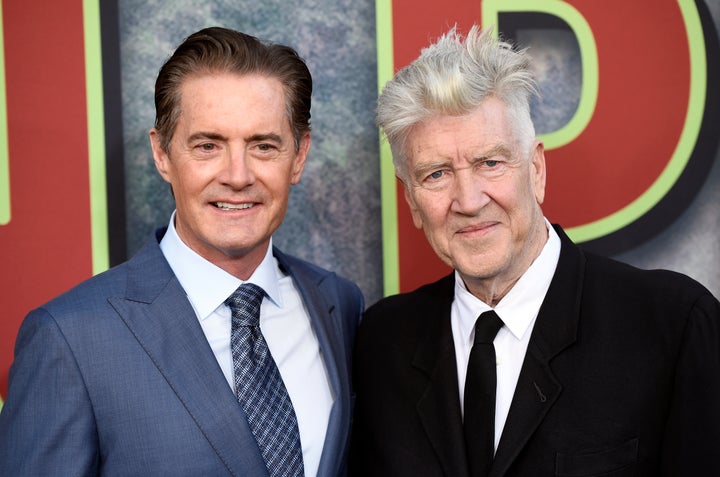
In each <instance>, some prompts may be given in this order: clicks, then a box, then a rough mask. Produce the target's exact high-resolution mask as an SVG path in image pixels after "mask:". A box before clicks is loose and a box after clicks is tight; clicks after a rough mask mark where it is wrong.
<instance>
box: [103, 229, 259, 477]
mask: <svg viewBox="0 0 720 477" xmlns="http://www.w3.org/2000/svg"><path fill="white" fill-rule="evenodd" d="M128 266H129V271H128V291H127V296H126V297H125V298H112V299H110V303H111V304H112V306H113V307H114V308H115V309H116V310H117V312H118V313H119V315H120V316H121V318H122V319H123V321H124V322H125V323H126V325H127V326H128V328H129V329H130V330H131V332H132V333H133V334H134V335H135V337H136V339H137V340H138V342H139V343H140V345H141V346H142V348H143V349H144V350H145V352H146V353H147V354H148V356H149V357H150V359H151V360H152V362H153V363H154V364H155V366H156V367H157V369H158V370H159V371H160V373H162V375H163V377H164V378H165V380H166V381H167V383H168V385H169V386H170V387H171V388H172V389H173V391H174V392H175V394H176V395H177V397H178V399H179V400H180V401H181V402H182V403H183V405H184V406H185V408H186V409H187V412H188V414H189V415H190V416H191V417H192V419H193V420H194V421H195V422H196V424H197V425H198V427H199V428H200V430H201V431H202V432H203V434H204V435H205V437H206V438H207V439H208V441H210V443H211V445H212V447H213V448H214V449H215V450H216V452H217V454H218V456H219V458H220V459H221V460H222V461H223V462H224V463H225V465H226V466H227V468H228V470H229V471H230V473H232V474H235V475H244V474H247V473H251V474H253V475H264V474H265V473H266V470H265V465H264V462H263V460H262V457H261V455H260V451H259V449H258V447H257V444H256V443H255V439H254V438H253V436H252V432H251V431H250V428H249V427H248V424H247V421H246V417H245V415H244V413H243V412H242V409H241V407H240V406H239V404H238V402H237V400H236V399H235V396H234V395H233V393H232V390H231V389H230V387H229V386H228V384H227V381H226V380H225V378H224V376H223V374H222V371H221V370H220V367H219V365H218V364H217V360H216V359H215V356H214V354H213V352H212V349H211V348H210V345H209V344H208V343H207V339H206V338H205V335H204V333H203V331H202V328H201V327H200V324H199V323H198V321H197V317H196V315H195V312H194V310H193V309H192V307H191V305H190V303H189V301H188V300H187V297H186V295H185V292H184V290H183V289H182V287H181V286H180V284H179V282H178V281H177V279H176V278H175V276H174V275H173V273H172V270H171V269H170V267H169V265H168V264H167V262H166V261H165V258H164V257H163V255H162V252H161V251H160V248H159V247H158V245H157V243H150V244H148V245H146V246H145V247H144V248H143V250H141V252H140V253H138V255H137V256H136V257H134V258H133V259H132V260H131V261H130V262H129V263H128ZM159 412H162V411H159Z"/></svg>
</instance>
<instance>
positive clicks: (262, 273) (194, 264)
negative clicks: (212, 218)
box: [160, 213, 334, 476]
mask: <svg viewBox="0 0 720 477" xmlns="http://www.w3.org/2000/svg"><path fill="white" fill-rule="evenodd" d="M174 219H175V213H173V215H172V217H171V218H170V225H169V226H168V230H167V232H166V233H165V236H164V237H163V239H162V241H161V242H160V249H161V250H162V252H163V254H164V255H165V258H166V260H167V261H168V263H169V264H170V267H171V268H172V270H173V272H174V273H175V276H176V277H177V279H178V281H179V282H180V285H182V287H183V289H184V290H185V293H187V297H188V300H189V301H190V303H191V304H192V307H193V309H194V310H195V314H196V315H197V318H198V320H199V321H200V326H201V327H202V329H203V332H204V333H205V337H206V338H207V340H208V343H209V344H210V347H211V348H212V351H213V353H214V354H215V358H216V359H217V361H218V364H219V365H220V369H222V372H223V374H224V375H225V379H226V380H227V382H228V384H229V385H230V388H231V389H232V390H233V391H234V389H235V384H234V380H233V361H232V352H231V350H230V327H231V325H230V319H231V312H230V308H229V307H228V306H226V305H225V304H224V301H225V299H226V298H227V297H229V296H230V295H231V294H232V293H233V292H234V291H235V289H237V287H238V286H240V285H241V284H242V283H244V282H243V281H242V280H240V279H238V278H236V277H234V276H232V275H230V274H229V273H227V272H226V271H224V270H222V269H221V268H219V267H217V266H216V265H214V264H212V263H211V262H209V261H207V260H205V259H204V258H203V257H201V256H200V255H198V254H197V253H195V252H194V251H193V250H192V249H190V248H189V247H188V246H187V245H186V244H185V243H184V242H183V241H182V240H181V239H180V237H179V236H178V235H177V231H176V230H175V227H174V222H175V220H174ZM247 282H250V283H254V284H255V285H258V286H260V287H262V289H263V290H265V293H267V297H266V298H265V299H264V300H263V302H262V305H261V308H260V329H261V330H262V333H263V336H264V337H265V341H267V344H268V348H270V353H271V354H272V357H273V359H274V360H275V363H277V366H278V369H279V370H280V375H281V376H282V379H283V381H284V382H285V387H286V388H287V391H288V394H289V395H290V400H291V401H292V404H293V407H294V408H295V414H296V416H297V421H298V427H299V430H300V442H301V444H302V451H303V461H304V464H305V475H307V476H314V475H316V474H317V469H318V465H319V463H320V456H321V454H322V449H323V444H324V442H325V434H326V432H327V424H328V419H329V416H330V408H331V407H332V404H333V400H334V398H333V396H332V391H331V390H330V384H329V381H328V376H327V371H326V368H325V364H324V362H323V359H322V356H321V355H320V347H319V344H318V340H317V336H316V335H315V332H314V330H313V328H312V326H311V324H310V316H309V315H308V312H307V309H306V307H305V304H304V303H303V301H302V298H301V297H300V293H298V291H297V289H296V288H295V285H294V283H293V281H292V278H291V277H290V276H288V275H284V274H283V272H282V271H281V270H280V267H279V265H278V263H277V260H276V259H275V257H273V255H272V241H271V243H270V245H269V247H268V250H267V253H266V254H265V258H264V259H263V261H262V262H261V263H260V265H259V266H258V268H257V269H256V270H255V272H253V274H252V276H251V277H250V278H249V279H248V280H247ZM238 405H239V404H238Z"/></svg>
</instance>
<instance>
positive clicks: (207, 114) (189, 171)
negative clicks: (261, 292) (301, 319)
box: [150, 73, 310, 279]
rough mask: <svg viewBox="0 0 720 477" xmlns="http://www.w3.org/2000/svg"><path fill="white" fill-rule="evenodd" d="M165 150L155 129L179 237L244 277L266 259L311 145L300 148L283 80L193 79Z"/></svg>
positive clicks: (182, 97) (307, 140)
mask: <svg viewBox="0 0 720 477" xmlns="http://www.w3.org/2000/svg"><path fill="white" fill-rule="evenodd" d="M179 106H180V115H179V118H178V121H177V125H176V128H175V132H174V134H173V137H172V140H171V141H170V147H169V148H168V150H167V151H164V150H163V149H162V148H161V146H160V137H159V136H158V133H157V131H156V130H155V129H153V130H151V131H150V140H151V144H152V148H153V156H154V159H155V165H156V167H157V169H158V171H159V172H160V175H161V176H162V177H163V179H165V180H166V181H167V182H169V183H170V184H171V185H172V190H173V194H174V196H175V205H176V209H177V213H176V215H175V227H176V229H177V232H178V235H179V236H180V238H181V239H182V240H183V242H185V244H186V245H188V246H189V247H190V248H191V249H193V250H194V251H195V252H197V253H198V254H200V255H201V256H202V257H204V258H205V259H207V260H209V261H210V262H213V263H214V264H215V265H217V266H219V267H220V268H223V269H224V270H226V271H228V272H229V273H232V274H233V275H235V276H238V277H239V278H242V279H246V278H248V277H249V276H250V275H251V274H252V272H253V271H254V270H255V268H256V267H257V266H258V265H259V263H260V262H261V261H262V259H263V257H264V255H265V252H266V251H267V247H268V244H269V241H270V237H271V235H272V234H273V232H274V231H275V230H276V229H277V228H278V227H279V226H280V224H281V223H282V220H283V218H284V216H285V211H286V210H287V203H288V196H289V193H290V186H291V185H292V184H297V183H298V182H299V180H300V177H301V175H302V171H303V168H304V167H305V160H306V157H307V152H308V149H309V147H310V134H309V133H307V134H306V135H305V136H303V137H302V138H301V140H300V142H299V147H298V148H297V150H296V148H295V141H294V138H293V134H292V130H291V128H290V122H289V119H288V115H287V108H286V102H285V93H284V90H283V87H282V84H281V83H280V81H279V80H277V79H275V78H272V77H268V76H260V75H254V74H250V75H237V74H232V73H218V74H205V75H200V76H192V77H189V78H187V79H185V80H184V81H183V84H182V86H181V87H180V105H179Z"/></svg>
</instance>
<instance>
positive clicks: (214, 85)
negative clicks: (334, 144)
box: [179, 73, 288, 123]
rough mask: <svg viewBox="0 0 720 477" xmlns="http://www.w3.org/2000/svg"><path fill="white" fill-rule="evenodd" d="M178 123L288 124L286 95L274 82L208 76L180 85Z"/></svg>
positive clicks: (267, 78)
mask: <svg viewBox="0 0 720 477" xmlns="http://www.w3.org/2000/svg"><path fill="white" fill-rule="evenodd" d="M179 92H180V115H179V120H180V122H185V123H187V122H191V123H194V122H198V121H199V122H203V123H204V122H208V121H209V122H217V123H223V122H224V121H230V122H231V123H234V122H237V121H238V120H239V119H242V120H243V122H248V121H260V120H261V121H263V122H268V121H271V122H272V121H274V122H288V117H287V110H286V108H285V91H284V89H283V86H282V83H281V82H280V80H278V79H277V78H274V77H271V76H265V75H259V74H243V75H240V74H234V73H207V74H201V75H193V76H190V77H187V78H185V80H184V81H183V82H182V84H181V85H180V91H179Z"/></svg>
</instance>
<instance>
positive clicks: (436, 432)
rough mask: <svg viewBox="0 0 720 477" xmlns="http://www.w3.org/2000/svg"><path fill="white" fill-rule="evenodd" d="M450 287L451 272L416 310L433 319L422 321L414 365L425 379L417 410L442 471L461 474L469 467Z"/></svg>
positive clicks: (454, 474)
mask: <svg viewBox="0 0 720 477" xmlns="http://www.w3.org/2000/svg"><path fill="white" fill-rule="evenodd" d="M453 290H454V275H450V276H449V277H447V278H446V279H445V280H443V281H442V282H441V287H440V288H439V289H438V291H439V292H440V295H439V296H438V297H436V299H433V300H431V301H430V302H429V303H432V305H431V306H430V307H427V308H426V309H424V310H419V311H421V313H423V314H424V315H426V316H431V317H432V319H429V320H423V321H424V323H426V324H427V326H426V327H425V330H424V333H423V335H422V338H421V340H420V341H419V343H418V347H417V349H416V353H415V357H414V359H413V366H415V367H416V368H418V369H419V370H421V371H423V373H425V375H426V376H427V378H428V382H427V387H426V388H425V392H424V393H423V394H422V396H420V398H419V400H418V402H417V412H418V414H419V416H420V421H421V422H422V424H423V427H424V428H425V432H426V433H427V436H428V439H429V440H430V442H431V444H432V446H433V448H434V449H435V452H436V453H437V457H438V460H439V461H440V466H441V467H442V469H443V473H444V474H445V475H447V476H453V477H463V476H467V475H468V469H467V458H466V456H465V439H464V437H463V430H462V417H461V415H460V397H459V393H458V382H457V365H456V362H455V346H454V344H453V339H452V330H451V326H450V306H451V303H452V297H453Z"/></svg>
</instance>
